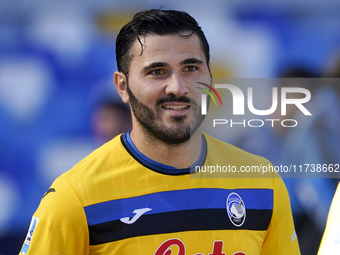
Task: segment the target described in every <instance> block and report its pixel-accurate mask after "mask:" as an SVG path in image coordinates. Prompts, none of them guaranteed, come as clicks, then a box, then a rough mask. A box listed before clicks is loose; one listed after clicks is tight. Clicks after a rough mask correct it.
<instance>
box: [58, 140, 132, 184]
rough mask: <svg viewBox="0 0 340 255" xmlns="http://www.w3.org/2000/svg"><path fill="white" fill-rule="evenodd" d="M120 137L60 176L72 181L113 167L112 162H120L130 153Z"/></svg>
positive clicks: (92, 175)
mask: <svg viewBox="0 0 340 255" xmlns="http://www.w3.org/2000/svg"><path fill="white" fill-rule="evenodd" d="M120 137H121V135H118V136H116V137H115V138H113V139H112V140H111V141H109V142H107V143H105V144H104V145H102V146H101V147H99V148H98V149H96V150H94V151H93V152H92V153H91V154H89V155H88V156H87V157H85V158H84V159H83V160H81V161H80V162H78V163H77V164H76V165H75V166H74V167H73V168H72V169H70V170H69V171H67V172H65V173H64V174H62V175H61V176H60V177H62V178H63V179H65V180H66V181H68V182H70V183H72V182H75V181H81V180H86V179H88V178H91V177H94V176H96V175H97V174H99V172H98V169H103V170H105V169H106V168H109V167H110V166H111V167H112V164H113V165H117V164H119V162H120V161H122V160H124V159H125V158H126V157H129V154H128V153H127V151H126V150H125V148H124V146H123V145H122V143H121V138H120Z"/></svg>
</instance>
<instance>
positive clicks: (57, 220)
mask: <svg viewBox="0 0 340 255" xmlns="http://www.w3.org/2000/svg"><path fill="white" fill-rule="evenodd" d="M21 254H28V255H32V254H67V255H78V254H84V255H88V254H89V237H88V228H87V221H86V216H85V212H84V209H83V205H82V203H81V201H80V200H79V198H78V196H77V194H76V193H75V191H74V190H73V188H72V187H71V186H70V184H69V183H68V182H67V181H66V180H64V179H63V178H62V177H59V178H57V179H56V180H55V182H54V183H53V184H52V186H51V187H50V188H49V190H48V191H47V192H46V193H45V195H44V197H43V198H42V200H41V203H40V205H39V207H38V209H37V211H36V212H35V213H34V215H33V217H32V221H31V224H30V227H29V230H28V233H27V236H26V239H25V242H24V244H23V246H22V249H21V251H20V255H21Z"/></svg>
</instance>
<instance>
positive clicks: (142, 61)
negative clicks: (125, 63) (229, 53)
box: [127, 35, 211, 144]
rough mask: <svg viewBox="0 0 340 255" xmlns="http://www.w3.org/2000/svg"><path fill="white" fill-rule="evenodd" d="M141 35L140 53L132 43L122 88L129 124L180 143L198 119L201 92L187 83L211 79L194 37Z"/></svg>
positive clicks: (160, 137)
mask: <svg viewBox="0 0 340 255" xmlns="http://www.w3.org/2000/svg"><path fill="white" fill-rule="evenodd" d="M141 39H142V43H143V45H144V46H145V47H144V50H143V54H142V55H140V53H141V47H140V44H139V42H137V41H136V42H135V44H134V46H133V49H132V50H133V59H132V61H131V64H130V72H129V77H128V87H127V88H128V89H127V91H128V94H129V101H130V105H131V109H132V112H133V122H135V124H137V125H138V127H140V128H141V129H142V130H143V132H144V133H146V134H147V135H149V136H151V137H153V138H156V139H158V140H161V141H163V142H164V143H167V144H180V143H183V142H185V141H187V140H188V139H189V138H190V134H193V133H194V132H195V131H196V130H197V129H198V128H199V126H200V125H201V123H202V121H203V119H204V116H202V115H201V114H200V95H201V92H200V90H199V89H196V87H193V88H195V89H193V90H190V83H192V84H193V82H194V81H201V82H207V81H211V76H210V71H209V68H208V65H207V63H206V60H205V56H204V53H203V51H202V48H201V44H200V41H199V38H198V37H197V35H192V36H191V37H189V38H183V37H181V36H179V35H166V36H157V35H148V36H146V37H144V38H141ZM190 103H191V104H190ZM190 113H191V116H192V119H191V120H190ZM135 127H136V125H134V128H135Z"/></svg>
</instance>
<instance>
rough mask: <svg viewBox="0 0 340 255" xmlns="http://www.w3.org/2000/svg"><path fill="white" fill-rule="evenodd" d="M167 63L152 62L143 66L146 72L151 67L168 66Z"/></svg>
mask: <svg viewBox="0 0 340 255" xmlns="http://www.w3.org/2000/svg"><path fill="white" fill-rule="evenodd" d="M168 66H169V64H168V63H165V62H153V63H151V64H150V65H147V66H145V67H144V68H143V71H144V72H147V71H149V70H151V69H155V68H159V67H168Z"/></svg>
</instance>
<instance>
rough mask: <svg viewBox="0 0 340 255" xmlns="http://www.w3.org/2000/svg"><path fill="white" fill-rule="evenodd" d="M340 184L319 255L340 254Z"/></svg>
mask: <svg viewBox="0 0 340 255" xmlns="http://www.w3.org/2000/svg"><path fill="white" fill-rule="evenodd" d="M339 215H340V184H338V188H337V190H336V192H335V195H334V198H333V201H332V205H331V208H330V210H329V214H328V219H327V224H326V229H325V233H324V235H323V237H322V241H321V245H320V248H319V252H318V255H328V254H340V217H339Z"/></svg>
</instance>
